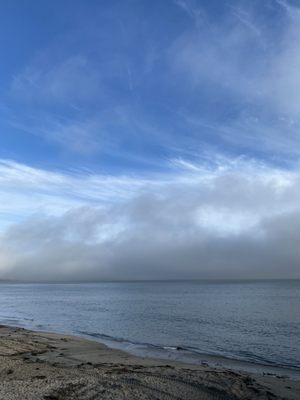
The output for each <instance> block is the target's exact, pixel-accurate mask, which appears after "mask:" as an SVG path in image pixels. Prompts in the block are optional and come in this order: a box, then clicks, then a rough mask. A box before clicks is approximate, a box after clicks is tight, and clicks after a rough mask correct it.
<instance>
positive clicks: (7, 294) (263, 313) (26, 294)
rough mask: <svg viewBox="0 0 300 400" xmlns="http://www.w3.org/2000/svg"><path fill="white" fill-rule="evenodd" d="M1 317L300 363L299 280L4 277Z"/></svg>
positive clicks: (106, 337) (140, 348) (107, 337)
mask: <svg viewBox="0 0 300 400" xmlns="http://www.w3.org/2000/svg"><path fill="white" fill-rule="evenodd" d="M0 323H1V324H6V325H14V326H21V327H24V328H29V329H33V330H44V331H52V332H61V333H68V334H75V335H79V336H82V337H86V338H90V339H93V340H98V341H101V342H104V343H106V344H108V345H110V346H111V347H116V348H121V349H124V350H126V351H129V352H131V353H133V354H139V355H147V356H159V357H162V358H171V359H172V358H174V359H177V360H178V359H181V358H182V359H183V360H192V361H193V362H195V361H197V359H198V358H199V360H200V358H201V359H202V360H203V355H204V356H205V355H207V356H218V357H224V358H226V359H231V360H238V361H242V362H244V361H246V362H250V363H256V364H264V365H268V366H280V367H289V368H293V369H300V281H299V280H295V281H253V282H252V281H251V282H244V281H239V282H228V281H220V282H206V281H184V282H177V281H176V282H172V281H170V282H169V281H155V282H105V283H78V284H74V283H72V284H71V283H69V284H46V283H43V284H28V283H26V284H4V283H3V284H1V285H0ZM200 355H201V357H200Z"/></svg>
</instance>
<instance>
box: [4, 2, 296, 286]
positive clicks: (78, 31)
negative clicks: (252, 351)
mask: <svg viewBox="0 0 300 400" xmlns="http://www.w3.org/2000/svg"><path fill="white" fill-rule="evenodd" d="M0 38H1V40H0V51H1V54H2V57H1V58H2V62H1V64H0V88H1V90H0V194H1V198H2V204H1V205H0V216H1V223H0V231H1V232H2V233H1V235H2V236H1V241H0V250H1V249H2V253H1V254H2V261H1V257H0V271H1V270H3V276H4V277H24V274H25V275H26V273H27V272H26V271H32V276H33V277H35V276H37V277H38V276H39V275H38V274H37V272H36V271H37V269H38V266H39V265H40V262H41V259H43V258H46V257H49V252H50V249H51V252H52V253H53V254H57V258H56V259H55V261H52V262H53V263H56V265H58V269H57V270H55V272H53V274H54V277H55V278H56V277H57V279H71V278H72V277H73V276H74V277H75V278H76V277H78V279H84V277H85V276H88V277H89V278H91V279H92V278H95V279H96V278H97V279H98V278H99V279H102V278H103V279H104V278H107V279H108V278H111V277H112V278H116V277H119V276H121V278H124V277H125V278H126V277H127V276H128V277H130V278H133V277H134V276H137V277H138V278H153V277H154V278H155V277H156V276H158V277H159V276H160V275H159V274H158V272H157V271H156V267H155V266H154V265H158V266H157V268H158V270H163V271H165V272H164V273H163V274H162V277H166V278H170V277H186V276H187V277H202V276H203V277H220V276H221V277H223V276H225V277H226V276H229V277H235V276H237V277H240V276H248V275H249V276H250V277H252V275H251V273H250V272H249V268H250V269H251V265H250V266H248V267H244V269H243V268H241V270H239V267H238V265H240V260H241V258H240V257H241V254H240V253H241V249H242V248H244V247H243V246H246V245H245V244H244V243H248V247H247V246H246V247H247V248H248V249H250V248H252V247H251V246H253V248H255V247H256V245H255V244H253V240H254V238H256V239H257V234H255V233H254V232H256V233H257V232H259V235H258V236H259V237H260V244H261V243H262V242H263V241H264V240H266V243H264V246H262V249H261V253H260V254H257V255H256V256H255V257H254V258H255V260H254V265H255V268H254V272H253V276H267V277H269V276H273V275H274V276H279V277H281V276H290V277H295V276H298V275H297V274H298V272H297V270H296V264H297V262H298V261H299V260H298V255H297V254H294V253H293V256H292V260H290V261H288V260H289V257H290V255H291V252H287V253H288V256H286V257H287V258H284V257H283V261H281V264H280V265H282V264H286V263H288V264H289V265H290V266H291V267H290V270H289V271H288V272H287V274H285V272H284V271H283V270H282V269H280V265H279V266H278V271H277V270H276V271H275V272H274V270H273V269H272V266H271V265H272V262H273V261H272V260H273V258H274V255H273V254H272V252H270V251H269V250H268V249H269V248H270V246H271V245H270V243H273V244H274V243H277V242H276V240H280V238H279V237H278V238H277V237H276V238H274V237H273V236H272V238H271V237H270V235H271V233H270V232H271V231H269V229H271V228H270V225H269V224H271V222H270V221H273V219H274V221H275V220H276V223H277V222H278V221H279V220H280V221H281V222H282V223H287V224H288V222H287V221H289V218H291V217H290V215H291V213H296V214H297V213H298V194H299V191H300V188H298V186H299V184H298V180H299V179H298V175H299V173H298V171H299V161H298V159H299V151H300V147H299V127H300V74H299V71H300V69H299V66H300V47H299V43H300V2H299V1H292V0H290V1H288V0H265V1H263V2H262V1H255V0H254V1H251V2H250V1H243V0H239V1H233V0H229V1H226V2H225V1H224V2H220V1H217V0H215V1H205V0H202V1H193V0H166V1H151V2H150V1H146V0H145V1H144V0H125V1H124V0H123V1H117V0H116V1H110V2H104V1H102V2H99V1H92V0H90V1H68V0H64V1H51V2H50V1H33V0H31V1H30V0H26V1H25V0H24V1H22V2H21V1H15V0H12V1H10V2H2V3H1V5H0ZM141 210H143V212H144V213H146V214H147V213H149V219H148V220H147V221H145V220H144V219H145V215H144V214H143V212H142V211H141ZM181 212H182V218H178V213H179V214H180V213H181ZM299 212H300V210H299ZM99 213H100V214H101V217H100V216H99ZM75 215H76V216H77V217H76V218H78V215H80V216H81V215H82V216H83V222H82V223H81V224H80V227H78V226H77V225H76V223H75V222H74V219H76V218H75V217H74V216H75ZM92 215H94V217H95V218H93V217H92ZM116 215H117V216H118V217H117V218H116V217H115V216H116ZM297 215H298V214H297ZM70 216H72V217H70ZM84 216H85V217H86V220H85V219H84ZM97 216H98V217H97ZM284 216H286V218H287V219H285V218H284ZM97 218H99V220H98V219H97ZM278 218H279V219H278ZM79 219H80V220H81V218H79ZM177 219H178V220H177ZM103 220H105V221H106V222H105V223H104V222H103ZM293 220H294V221H295V220H296V219H295V218H293ZM95 221H96V222H95ZM97 221H98V222H97ZM155 221H156V224H155V223H154V222H155ZM274 223H275V222H274ZM278 223H279V222H278ZM74 224H75V225H74ZM41 225H42V226H44V229H42V235H41V232H40V231H39V229H38V228H37V227H38V226H41ZM85 226H90V229H89V231H88V233H87V232H86V228H84V227H85ZM276 226H277V225H276ZM279 227H280V229H281V224H279V225H278V229H279ZM146 228H147V229H146ZM144 229H146V231H145V232H144ZM295 229H296V227H295ZM81 230H82V234H81V235H79V234H78V231H80V232H81ZM58 231H59V232H60V235H61V236H59V234H58ZM22 232H23V236H22V237H23V238H24V236H25V237H26V240H24V243H22V246H21V249H20V247H18V246H19V242H18V240H19V239H18V238H19V235H21V233H22ZM24 232H27V233H26V235H24ZM36 232H39V233H36ZM142 232H144V234H145V235H146V236H145V237H146V238H149V237H153V235H154V236H155V235H158V232H160V233H161V234H162V237H161V239H160V240H159V243H156V242H155V243H154V242H153V243H152V242H151V241H150V243H148V245H147V244H145V242H143V243H142V244H141V246H140V249H141V248H144V247H145V248H144V251H143V252H142V253H141V254H139V253H138V254H137V252H136V249H135V246H134V243H135V242H136V238H137V237H140V235H141V234H142ZM179 232H181V234H179ZM272 232H273V231H272ZM78 235H79V236H78ZM272 235H273V233H272ZM41 236H45V241H43V242H42V243H40V242H39V240H42V239H41ZM158 236H159V235H158ZM291 236H292V237H293V238H294V239H295V240H296V238H295V237H294V236H293V233H291ZM54 237H60V242H59V243H56V242H55V240H54ZM266 237H267V239H266ZM256 239H255V240H256ZM128 240H129V242H128ZM147 240H148V239H147ZM255 240H254V242H255ZM241 241H242V243H241ZM247 241H248V242H247ZM78 242H80V243H81V244H82V246H84V248H83V249H82V251H81V253H82V254H84V255H85V260H87V261H82V260H81V259H79V260H77V261H76V260H73V259H72V257H70V255H69V254H70V252H69V251H68V249H69V246H71V245H72V246H75V247H76V246H77V245H78ZM178 242H179V244H180V245H179V248H181V247H180V246H182V250H181V251H180V254H179V255H178V256H177V259H181V258H182V260H186V259H188V260H189V261H188V262H187V264H188V267H187V269H188V271H187V272H186V273H185V272H184V269H182V268H180V266H179V265H178V267H176V268H175V267H174V249H175V247H176V246H177V245H178ZM216 242H217V243H218V245H219V246H220V249H219V252H218V254H217V257H213V256H212V255H210V252H209V250H207V246H208V247H213V246H214V244H215V243H216ZM1 243H2V244H1ZM116 243H118V245H119V247H117V248H116V249H115V246H117V244H116ZM62 244H63V245H62ZM1 246H2V247H1ZM37 246H39V248H40V249H41V250H40V252H39V251H38V252H37V251H33V250H32V249H33V248H36V247H37ZM49 246H50V247H49ZM91 246H92V247H91ZM110 246H112V247H113V248H114V251H115V252H121V253H122V254H123V252H124V259H126V255H128V254H129V253H130V256H129V255H128V258H129V261H127V264H130V263H131V264H132V265H135V266H136V267H135V268H136V269H134V268H133V269H132V270H130V268H129V271H128V274H127V275H126V271H127V267H124V266H123V265H122V262H121V261H119V260H117V259H115V258H114V257H113V256H112V255H111V254H112V253H113V250H111V254H110V255H108V254H106V252H105V254H104V253H103V248H105V249H108V248H110ZM193 246H194V247H195V249H194V247H193ZM16 247H18V248H19V249H20V251H19V256H18V257H16V256H15V248H16ZM162 247H163V248H164V251H163V253H164V252H165V251H167V250H166V249H169V250H168V251H167V254H165V253H164V254H163V255H162V256H161V260H164V261H162V264H163V265H160V264H161V262H160V261H158V260H156V259H154V258H153V259H152V258H151V257H150V261H149V267H145V268H143V267H141V269H139V267H137V265H139V263H140V260H142V259H143V256H144V254H148V253H149V254H154V253H155V252H156V250H157V249H158V250H157V252H158V254H160V250H159V249H161V248H162ZM177 247H178V246H177ZM190 247H191V248H190ZM199 249H200V250H199ZM130 250H132V252H130ZM294 250H295V251H296V248H295V249H294ZM161 251H162V250H161ZM224 252H225V253H226V254H228V253H229V254H230V257H228V260H231V261H228V263H224V262H223V263H222V259H224ZM37 253H38V254H37ZM265 253H266V254H265ZM91 254H94V255H95V256H94V257H92V260H90V261H88V260H89V258H90V257H91ZM281 254H283V252H281ZM251 256H252V253H251ZM77 258H78V257H77ZM215 258H216V259H217V261H214V259H215ZM275 258H276V257H275ZM277 258H278V257H277ZM299 259H300V256H299ZM266 260H267V261H266ZM184 262H186V261H184ZM182 263H183V261H182ZM83 264H86V265H87V266H86V269H85V268H83V266H82V265H83ZM229 264H230V265H229ZM233 264H234V265H235V264H236V265H237V266H234V267H232V265H233ZM32 265H36V267H32ZM66 265H67V266H69V265H71V266H73V267H66ZM262 265H264V268H265V269H263V272H262V273H261V274H260V273H259V272H258V271H260V268H261V266H262ZM120 268H121V270H122V271H123V269H124V270H125V273H124V276H123V275H122V274H121V275H120V270H119V269H120ZM245 268H246V270H247V271H246V272H245ZM274 268H275V267H274ZM45 269H46V270H47V271H48V267H45ZM275 269H276V268H275ZM14 271H15V272H14ZM47 271H46V272H47ZM59 271H62V272H59ZM46 272H45V275H43V273H41V276H39V278H41V277H43V276H45V277H47V278H49V279H50V278H51V279H52V278H53V276H52V273H48V272H47V273H46ZM35 274H36V275H35ZM157 274H158V275H157Z"/></svg>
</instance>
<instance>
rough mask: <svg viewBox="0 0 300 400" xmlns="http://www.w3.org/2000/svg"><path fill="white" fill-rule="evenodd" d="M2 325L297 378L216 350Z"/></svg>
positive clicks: (151, 355) (292, 370) (299, 375)
mask: <svg viewBox="0 0 300 400" xmlns="http://www.w3.org/2000/svg"><path fill="white" fill-rule="evenodd" d="M0 326H1V324H0ZM4 326H7V327H11V328H21V329H25V330H28V331H31V332H36V333H45V334H52V333H53V334H58V335H65V336H71V337H75V338H81V339H83V340H88V341H92V342H95V343H99V344H103V345H105V346H107V347H108V348H109V349H112V350H120V351H123V352H125V353H128V354H129V355H131V356H134V357H139V358H146V359H155V360H164V361H168V362H171V361H174V362H177V363H180V364H184V365H185V364H188V365H195V366H197V365H203V364H207V365H209V366H211V367H216V368H219V367H221V368H229V369H233V370H236V371H243V372H246V373H264V374H268V375H274V376H276V375H279V376H287V377H288V378H290V379H295V380H300V368H298V367H292V366H286V365H276V364H270V363H269V364H268V363H262V362H261V363H259V362H255V361H247V360H243V359H241V360H239V359H236V358H230V357H226V356H222V355H218V354H209V353H201V352H198V351H192V350H189V349H186V348H185V347H180V346H179V347H178V348H175V347H174V346H158V345H153V344H149V343H134V342H130V341H127V340H123V339H118V338H114V337H109V336H107V335H95V334H94V335H92V334H88V333H84V332H77V333H68V332H57V331H54V330H53V331H52V330H51V331H47V330H46V331H44V330H43V329H36V328H32V327H30V326H26V325H22V324H19V325H10V324H8V325H7V324H5V325H4Z"/></svg>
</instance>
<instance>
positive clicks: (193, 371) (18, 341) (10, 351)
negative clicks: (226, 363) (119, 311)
mask: <svg viewBox="0 0 300 400" xmlns="http://www.w3.org/2000/svg"><path fill="white" fill-rule="evenodd" d="M0 360H1V363H0V379H1V383H0V399H1V400H2V399H3V400H4V399H5V400H16V399H18V400H27V399H30V400H31V399H36V400H38V399H44V400H45V399H46V400H62V399H67V400H69V399H70V400H71V399H78V400H79V399H80V400H81V399H82V400H92V399H103V400H106V399H130V400H135V399H149V400H150V399H151V400H154V399H163V400H180V399H188V400H193V399H195V400H196V399H197V400H198V399H199V400H200V399H203V400H204V399H207V400H214V399H219V400H225V399H228V400H229V399H293V400H296V399H297V400H299V399H300V380H299V381H298V380H290V379H288V378H287V377H276V376H270V375H265V374H262V373H257V374H246V373H243V372H240V371H233V370H230V369H228V368H227V369H226V368H214V367H209V366H208V365H202V366H193V365H188V364H183V363H178V362H169V361H168V362H166V361H163V360H155V359H145V358H139V357H134V356H131V355H129V354H127V353H125V352H122V351H119V350H113V349H109V348H108V347H106V346H105V345H102V344H100V343H97V342H93V341H88V340H84V339H81V338H77V337H73V336H65V335H59V334H50V333H41V332H31V331H28V330H25V329H21V328H11V327H5V326H0ZM299 379H300V376H299Z"/></svg>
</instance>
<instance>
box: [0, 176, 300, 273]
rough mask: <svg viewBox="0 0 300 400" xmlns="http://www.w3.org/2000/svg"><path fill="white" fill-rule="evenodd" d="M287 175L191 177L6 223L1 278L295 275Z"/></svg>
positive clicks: (294, 219) (295, 191)
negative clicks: (128, 195) (98, 202)
mask: <svg viewBox="0 0 300 400" xmlns="http://www.w3.org/2000/svg"><path fill="white" fill-rule="evenodd" d="M299 195H300V181H299V177H298V176H297V175H296V174H290V173H289V174H286V173H284V172H282V173H280V172H278V171H277V172H276V171H272V172H270V171H266V172H260V174H258V175H256V176H255V177H254V176H253V177H251V175H249V174H243V173H237V172H234V171H231V172H227V173H226V172H225V173H222V174H219V173H218V174H216V173H213V174H211V175H209V176H208V175H207V176H202V178H201V179H199V178H198V174H191V175H189V178H187V177H186V178H184V179H183V178H181V179H178V180H177V181H176V182H172V183H170V184H167V183H166V184H161V185H160V186H158V187H156V188H155V190H154V189H153V187H152V188H151V187H150V188H149V190H144V191H143V194H140V195H136V196H134V197H133V198H130V199H126V200H124V201H122V202H119V203H115V204H108V203H107V204H106V205H102V206H101V207H95V206H90V205H85V206H81V207H73V208H72V209H70V210H69V211H68V212H66V213H64V214H62V215H58V216H45V217H43V218H41V217H32V218H29V219H27V220H26V221H23V222H21V223H17V224H14V225H11V226H10V228H9V229H6V230H5V231H4V232H3V234H2V237H1V242H0V254H1V256H0V257H1V258H0V268H1V269H0V271H1V276H2V277H3V278H12V279H26V280H95V279H121V280H122V279H190V278H192V279H194V278H200V279H201V278H205V279H207V278H208V279H211V278H217V279H220V278H296V277H299V276H300V273H299V262H300V250H299V240H300V233H299V232H300V231H299V225H300V207H299V204H298V199H299Z"/></svg>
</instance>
